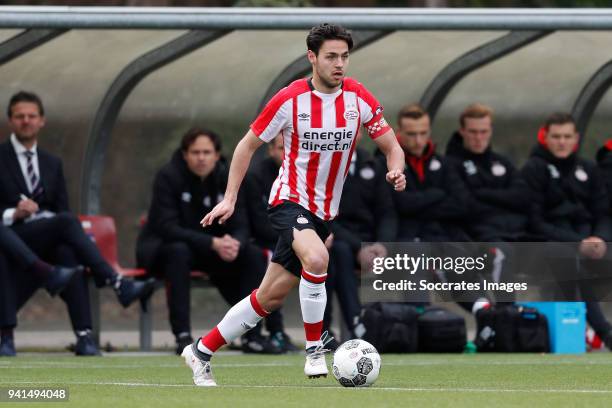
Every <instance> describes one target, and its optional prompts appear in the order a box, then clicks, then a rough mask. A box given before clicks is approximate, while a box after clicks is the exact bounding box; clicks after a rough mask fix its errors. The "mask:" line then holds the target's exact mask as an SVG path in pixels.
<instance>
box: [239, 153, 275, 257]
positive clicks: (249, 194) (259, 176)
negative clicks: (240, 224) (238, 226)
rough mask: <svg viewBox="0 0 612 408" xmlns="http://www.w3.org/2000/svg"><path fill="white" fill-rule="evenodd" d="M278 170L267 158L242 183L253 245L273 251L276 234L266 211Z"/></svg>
mask: <svg viewBox="0 0 612 408" xmlns="http://www.w3.org/2000/svg"><path fill="white" fill-rule="evenodd" d="M278 169H279V166H278V165H277V164H276V162H274V159H272V158H271V157H268V158H266V159H264V160H262V161H260V162H259V163H257V164H256V165H255V166H253V168H252V169H251V170H250V171H249V172H248V173H247V175H246V177H245V182H244V188H245V197H246V199H245V201H246V206H247V213H248V217H249V225H250V227H251V235H252V237H253V238H254V239H255V243H257V244H258V245H259V246H262V247H264V248H268V249H274V247H275V246H276V241H277V240H278V233H277V232H276V230H274V228H272V225H271V224H270V220H269V219H268V211H267V209H268V198H269V197H270V190H272V184H274V180H276V177H277V176H278Z"/></svg>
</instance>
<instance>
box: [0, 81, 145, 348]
mask: <svg viewBox="0 0 612 408" xmlns="http://www.w3.org/2000/svg"><path fill="white" fill-rule="evenodd" d="M7 113H8V123H9V126H10V128H11V130H12V132H13V133H12V134H11V136H10V139H9V141H7V142H5V143H2V144H0V215H1V216H2V223H3V225H5V226H8V227H10V228H11V229H12V230H13V232H15V233H16V235H17V236H19V238H20V239H21V241H23V243H24V244H25V245H27V246H28V247H29V248H30V249H31V250H32V252H34V253H35V254H36V255H37V256H39V257H40V258H42V259H44V260H45V261H47V262H54V263H57V264H61V265H73V266H74V265H77V263H78V264H81V265H84V266H86V267H87V268H89V269H90V270H91V273H92V275H93V277H94V280H95V282H96V285H97V286H99V287H101V286H105V285H110V286H111V287H113V289H114V290H115V293H116V294H117V298H118V300H119V302H120V303H121V304H122V305H123V306H124V307H127V306H128V305H130V304H131V303H132V302H133V301H134V300H137V299H139V298H143V297H146V296H149V294H150V293H151V290H152V282H134V281H132V280H129V279H123V278H122V277H121V275H119V274H118V273H117V272H116V271H114V270H113V268H112V267H111V266H110V265H109V264H108V263H107V262H106V261H105V260H104V258H103V257H102V255H101V254H100V252H99V251H98V248H97V247H96V245H95V244H94V243H93V242H92V240H91V239H90V238H89V237H88V236H87V234H86V233H85V232H84V231H83V228H82V227H81V223H80V222H79V220H78V219H77V218H76V217H75V216H74V215H73V214H71V213H70V212H69V209H68V194H67V191H66V190H67V189H66V182H65V180H64V173H63V169H62V162H61V159H60V158H58V157H56V156H53V155H51V154H49V153H47V152H46V151H44V150H42V149H40V148H39V147H38V136H39V132H40V130H41V129H42V128H43V127H44V125H45V116H44V107H43V104H42V101H41V100H40V98H39V97H38V96H37V95H36V94H33V93H30V92H23V91H22V92H18V93H17V94H15V95H13V96H12V97H11V99H10V102H9V106H8V109H7ZM17 269H18V268H15V270H13V268H10V273H11V274H13V275H15V276H18V277H22V276H23V275H22V274H20V273H18V272H17ZM6 273H8V272H6ZM12 281H13V282H14V284H15V285H18V287H13V286H11V285H8V286H1V287H0V298H3V299H9V301H7V302H4V303H5V304H4V307H5V308H6V309H5V310H4V311H3V313H0V318H2V319H4V320H3V321H0V327H10V326H11V325H14V324H15V323H14V322H16V317H15V316H14V315H15V314H16V313H17V310H18V309H19V307H20V306H21V305H22V304H23V303H25V301H26V300H27V299H28V298H29V297H30V296H31V295H32V294H33V293H34V291H35V290H36V288H37V287H40V286H44V285H45V284H46V283H47V279H46V278H45V277H43V278H42V279H41V278H40V275H39V276H38V278H36V277H33V280H32V279H26V280H23V279H17V278H16V279H12ZM69 287H70V290H68V288H66V290H64V292H63V293H62V297H63V298H64V300H66V303H67V304H68V307H69V310H78V311H81V312H82V313H84V312H86V313H87V314H89V298H88V294H87V287H86V285H78V284H75V285H74V286H73V285H72V284H69ZM75 291H76V292H82V293H75ZM11 292H13V293H20V294H21V295H20V300H19V301H17V300H15V299H16V298H15V297H14V296H12V295H11V294H10V293H11ZM16 302H17V303H16ZM71 317H74V315H73V313H71ZM85 320H88V321H90V320H91V319H90V317H89V316H87V318H86V319H85ZM74 324H75V322H74V320H73V325H74ZM88 325H89V327H88V328H87V330H89V329H91V323H90V322H89V323H88ZM82 332H83V331H81V333H82ZM86 334H87V337H89V334H88V333H86ZM87 342H88V343H91V344H92V345H93V342H92V341H91V339H90V338H88V339H87ZM93 347H94V348H95V345H93ZM90 350H92V349H91V348H90ZM77 353H78V350H77ZM96 353H97V349H96Z"/></svg>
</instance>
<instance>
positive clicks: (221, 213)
mask: <svg viewBox="0 0 612 408" xmlns="http://www.w3.org/2000/svg"><path fill="white" fill-rule="evenodd" d="M233 213H234V201H231V200H228V199H227V198H224V199H223V200H222V201H221V202H220V203H219V204H217V205H215V208H213V209H212V210H211V211H210V212H209V213H208V214H206V215H205V216H204V218H202V221H200V225H202V227H208V226H209V225H212V223H213V222H215V220H216V219H217V218H218V219H219V224H223V223H225V221H227V219H228V218H229V217H231V216H232V214H233Z"/></svg>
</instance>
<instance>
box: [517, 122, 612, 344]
mask: <svg viewBox="0 0 612 408" xmlns="http://www.w3.org/2000/svg"><path fill="white" fill-rule="evenodd" d="M579 138H580V136H579V134H578V132H577V130H576V123H575V121H574V119H573V118H572V116H571V115H569V114H566V113H556V114H553V115H551V116H549V117H548V119H547V120H546V123H545V125H544V127H543V128H542V129H541V130H540V134H539V135H538V144H537V145H536V147H535V148H534V149H533V152H532V153H531V156H530V158H529V160H528V161H527V162H526V163H525V166H524V167H523V169H522V174H523V177H524V178H525V180H526V181H527V184H528V185H529V188H530V189H531V196H532V199H533V203H532V206H531V217H530V225H529V228H530V231H531V233H533V234H534V235H535V236H536V237H537V238H538V239H540V240H542V241H548V242H556V243H560V244H559V249H558V253H556V254H552V255H553V257H555V256H556V257H560V256H564V255H567V254H570V256H571V257H574V255H573V253H575V252H577V253H578V259H579V260H580V267H579V268H576V267H575V266H573V265H576V263H575V258H571V259H570V260H569V262H568V261H567V259H561V263H560V265H559V269H563V268H569V267H571V268H572V271H571V273H573V274H575V275H576V276H577V277H578V276H579V275H578V274H579V273H580V268H584V267H588V264H589V262H588V260H589V259H600V258H602V257H603V256H604V255H605V253H606V251H607V245H606V242H609V241H610V238H611V232H612V231H611V225H610V217H609V210H610V207H609V206H610V202H609V197H608V193H607V191H606V187H605V181H604V179H603V177H602V175H601V173H600V171H599V169H598V168H597V167H596V166H595V164H594V163H592V162H590V161H588V160H585V159H583V158H581V157H580V156H578V154H577V153H576V149H577V146H578V141H579ZM585 260H587V262H585ZM572 261H573V262H572ZM561 264H562V265H561ZM555 272H559V271H558V270H556V271H555ZM579 286H580V287H579V288H573V289H574V290H575V289H578V291H579V292H581V293H580V294H579V295H580V296H581V297H582V298H584V299H585V300H586V307H587V321H588V322H589V324H590V325H591V327H592V328H593V330H594V331H595V333H597V335H599V337H600V338H601V339H602V340H603V341H604V343H605V344H606V346H607V347H608V348H611V347H612V325H610V323H609V322H608V321H607V320H606V318H605V317H604V315H603V313H602V311H601V308H600V306H599V304H598V303H597V302H595V301H589V299H588V297H589V293H588V292H587V293H584V292H585V290H588V288H587V287H586V286H585V285H579Z"/></svg>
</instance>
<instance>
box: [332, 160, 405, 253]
mask: <svg viewBox="0 0 612 408" xmlns="http://www.w3.org/2000/svg"><path fill="white" fill-rule="evenodd" d="M354 156H355V166H354V169H351V170H352V171H351V170H349V173H348V174H347V176H346V181H345V183H344V188H343V190H342V199H341V200H340V209H339V211H338V217H337V218H336V219H335V220H334V221H333V223H332V225H331V230H332V232H333V233H334V240H341V241H345V242H347V243H348V244H349V245H350V246H351V248H352V249H353V251H354V252H355V253H357V252H358V251H359V249H360V248H361V243H362V242H390V241H394V240H395V237H396V235H397V215H396V214H395V208H394V206H393V199H392V197H391V192H392V188H391V186H390V185H389V183H387V182H386V180H385V178H386V174H387V172H386V166H384V167H383V166H382V163H381V162H379V161H377V160H374V158H373V157H372V156H371V155H370V154H369V153H368V152H367V151H366V150H364V149H360V148H357V149H356V150H355V153H354ZM351 167H352V166H351Z"/></svg>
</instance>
